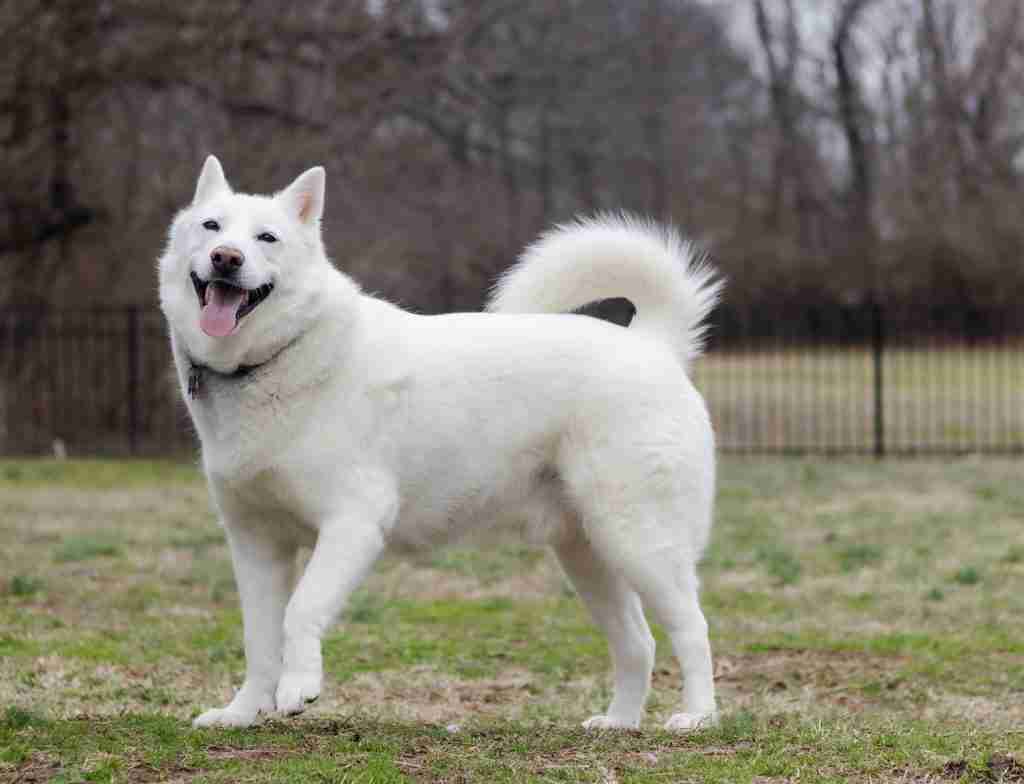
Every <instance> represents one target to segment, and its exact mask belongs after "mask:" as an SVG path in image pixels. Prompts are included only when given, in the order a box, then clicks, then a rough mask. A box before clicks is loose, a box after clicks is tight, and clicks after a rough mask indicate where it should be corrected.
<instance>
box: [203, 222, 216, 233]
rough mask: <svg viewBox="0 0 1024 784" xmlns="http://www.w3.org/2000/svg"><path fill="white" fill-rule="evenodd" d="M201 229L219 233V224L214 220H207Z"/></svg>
mask: <svg viewBox="0 0 1024 784" xmlns="http://www.w3.org/2000/svg"><path fill="white" fill-rule="evenodd" d="M203 228H204V229H209V230H210V231H220V224H219V223H217V221H215V220H208V221H204V222H203Z"/></svg>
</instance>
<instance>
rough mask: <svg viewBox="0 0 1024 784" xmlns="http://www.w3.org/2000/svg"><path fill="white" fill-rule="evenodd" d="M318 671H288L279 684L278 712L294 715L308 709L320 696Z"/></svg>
mask: <svg viewBox="0 0 1024 784" xmlns="http://www.w3.org/2000/svg"><path fill="white" fill-rule="evenodd" d="M321 680H322V678H321V675H320V673H318V672H286V673H285V674H284V675H282V676H281V680H280V682H279V683H278V684H277V712H278V713H281V714H283V715H285V716H294V715H296V714H297V713H302V712H303V711H304V710H306V706H307V705H309V704H310V703H311V702H316V700H317V698H318V697H319V696H320V682H321Z"/></svg>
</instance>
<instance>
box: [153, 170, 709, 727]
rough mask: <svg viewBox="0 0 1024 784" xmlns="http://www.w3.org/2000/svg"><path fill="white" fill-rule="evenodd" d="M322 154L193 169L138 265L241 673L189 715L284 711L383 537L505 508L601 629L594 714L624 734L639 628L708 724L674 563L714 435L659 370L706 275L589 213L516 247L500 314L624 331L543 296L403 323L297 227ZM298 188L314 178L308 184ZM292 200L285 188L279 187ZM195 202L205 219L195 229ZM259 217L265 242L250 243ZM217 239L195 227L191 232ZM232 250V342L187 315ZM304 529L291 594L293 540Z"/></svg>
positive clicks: (621, 225)
mask: <svg viewBox="0 0 1024 784" xmlns="http://www.w3.org/2000/svg"><path fill="white" fill-rule="evenodd" d="M322 181H323V174H322V170H315V169H314V170H310V172H307V173H306V174H304V175H302V177H300V178H299V180H297V181H296V183H295V184H293V186H291V187H290V188H288V189H286V190H285V191H284V192H282V193H281V194H279V195H278V196H276V197H260V196H248V195H242V194H234V193H232V192H231V190H230V188H229V186H228V185H227V182H226V180H224V176H223V172H222V171H221V168H220V165H219V164H217V163H216V159H212V158H211V159H210V161H208V162H207V165H206V166H205V167H204V169H203V174H202V175H201V178H200V182H199V183H198V185H197V189H196V193H197V195H196V199H195V200H194V202H193V204H192V205H190V206H189V207H187V208H186V209H184V210H183V211H182V212H181V213H179V215H178V216H177V217H176V218H175V220H174V224H173V226H172V228H171V232H170V239H169V242H168V246H167V250H166V252H165V253H164V255H163V257H162V258H161V260H160V298H161V304H162V307H163V310H164V313H165V315H166V317H167V320H168V324H169V326H170V333H171V343H172V347H173V351H174V358H175V364H176V366H177V370H178V375H179V379H180V381H181V384H182V388H183V390H184V389H187V383H188V375H189V372H190V368H191V366H192V363H196V364H201V365H204V366H207V367H210V368H214V369H215V370H217V371H220V372H221V373H231V372H232V371H234V370H235V369H236V368H238V367H239V365H258V366H259V367H257V368H256V369H254V370H252V371H250V372H248V373H247V374H246V375H244V376H242V377H234V378H231V377H227V376H221V375H217V374H215V373H210V372H207V373H205V374H204V378H203V382H202V386H201V389H200V391H199V394H198V395H197V397H196V398H194V399H193V398H190V397H189V396H188V395H187V394H186V402H187V404H188V407H189V411H190V413H191V415H192V418H193V421H194V422H195V426H196V429H197V431H198V433H199V436H200V438H201V441H202V455H203V465H204V468H205V470H206V474H207V477H208V479H209V483H210V488H211V495H212V497H213V501H214V503H215V505H216V507H217V510H218V512H219V514H220V517H221V519H222V521H223V524H224V526H225V528H226V530H227V536H228V541H229V544H230V547H231V554H232V559H233V563H234V567H235V576H236V580H237V582H238V588H239V594H240V597H241V602H242V613H243V619H244V626H245V653H246V677H245V681H244V683H243V685H242V687H241V689H240V690H239V691H238V693H237V695H236V696H235V698H234V699H233V700H232V701H231V703H230V704H228V705H227V706H225V707H223V708H220V709H216V710H211V711H207V712H206V713H204V714H202V715H201V716H200V717H199V718H198V719H197V720H196V724H197V725H231V726H244V725H248V724H251V723H253V722H254V721H256V720H257V719H258V717H259V716H260V714H264V713H268V712H270V711H274V710H276V711H278V712H280V713H282V714H292V713H298V712H301V711H302V710H303V709H304V708H305V706H306V704H307V703H308V702H309V701H311V700H313V699H315V698H316V697H317V696H318V695H319V693H320V690H321V688H322V677H323V676H322V665H321V655H320V639H321V637H322V635H323V633H324V631H325V629H326V628H327V627H328V625H329V624H330V623H331V622H332V621H333V620H334V619H335V618H336V617H337V616H338V614H339V613H340V611H341V609H342V608H343V606H344V604H345V601H346V600H347V599H348V597H349V596H350V595H351V593H352V591H353V590H354V589H355V588H356V587H357V586H358V585H359V583H360V581H361V580H362V579H363V578H364V577H365V575H366V574H367V572H368V571H369V570H370V569H371V568H372V566H373V564H374V562H375V561H376V560H377V558H378V557H379V556H380V555H381V553H383V552H384V551H385V550H387V549H390V550H392V551H402V550H413V549H418V548H421V547H426V546H430V545H433V544H435V543H440V542H446V541H449V540H451V539H452V538H454V537H456V536H458V535H459V534H461V533H463V532H464V531H466V530H468V529H470V528H474V527H482V526H496V525H514V526H518V527H520V528H522V529H523V530H524V531H525V532H526V534H527V535H528V536H530V537H531V539H533V540H534V541H539V542H544V543H546V544H549V545H551V546H552V547H553V549H554V551H555V552H556V554H557V555H558V557H559V559H560V561H561V563H562V564H563V566H564V568H565V571H566V574H567V575H568V577H569V578H570V579H571V580H572V582H573V583H574V585H575V586H576V588H577V590H578V591H579V594H580V596H581V598H582V599H583V601H584V602H585V603H586V604H587V606H588V608H589V610H590V612H591V614H592V615H593V617H594V619H595V621H596V622H597V623H598V624H599V625H600V626H601V627H602V628H603V629H604V630H605V632H606V633H607V635H608V638H609V644H610V647H611V652H612V657H613V661H614V667H615V689H614V697H613V699H612V703H611V706H610V707H609V708H608V710H607V711H606V713H605V714H602V715H601V716H595V717H593V718H591V719H589V720H588V721H587V722H586V726H588V727H592V728H609V727H636V726H638V725H639V723H640V719H641V716H642V712H643V708H644V704H645V701H646V698H647V692H648V689H649V685H650V675H651V667H652V664H653V661H654V640H653V638H652V637H651V633H650V631H649V629H648V627H647V622H646V620H645V618H644V612H643V609H644V608H646V609H647V610H649V611H650V612H652V613H653V614H654V617H655V618H656V619H658V620H659V621H660V622H661V623H662V624H663V626H664V627H665V629H666V631H667V633H668V635H669V637H670V639H671V641H672V644H673V647H674V649H675V652H676V654H677V656H678V657H679V659H680V662H681V665H682V670H683V679H684V695H683V705H682V712H681V713H678V714H676V715H674V716H673V717H672V718H671V719H670V720H669V722H668V725H667V726H668V727H669V728H670V729H679V730H686V729H692V728H693V727H696V726H699V725H700V724H701V723H704V722H709V721H713V720H714V716H715V698H714V685H713V682H712V674H711V654H710V648H709V645H708V637H707V624H706V623H705V621H704V617H703V615H702V613H701V610H700V607H699V605H698V602H697V577H696V563H697V561H698V559H699V557H700V554H701V551H702V550H703V548H704V545H705V543H706V541H707V537H708V532H709V530H710V526H711V510H712V498H713V494H714V473H715V466H714V439H713V436H712V432H711V427H710V424H709V420H708V415H707V412H706V410H705V407H704V403H703V401H702V400H701V397H700V395H699V394H698V393H697V391H696V390H695V389H694V387H693V385H692V384H691V383H690V381H689V379H688V378H687V375H686V373H685V370H684V367H683V364H682V362H683V361H685V360H687V359H689V358H691V357H692V356H693V355H694V354H695V353H696V351H697V349H698V346H699V337H700V330H701V325H700V319H701V318H703V316H704V315H705V314H706V313H707V310H708V309H709V308H710V306H711V304H712V302H713V300H714V296H715V293H716V292H717V287H716V285H714V284H712V283H710V272H709V271H708V270H707V268H697V269H694V268H693V267H692V264H691V258H690V254H689V251H688V250H687V248H686V246H685V245H683V244H681V243H679V242H678V241H677V240H676V239H674V235H671V234H667V233H663V232H661V231H660V230H657V229H655V228H654V227H652V226H651V225H648V224H640V223H637V222H635V221H630V220H627V219H619V218H605V219H600V220H596V221H590V222H587V223H583V224H578V225H575V226H569V227H566V228H563V229H561V230H559V231H558V232H557V233H555V234H552V235H548V237H546V238H545V239H543V240H542V241H541V242H540V243H539V244H538V245H536V246H534V247H533V248H532V249H530V250H529V251H528V252H527V254H526V256H525V259H524V261H523V263H522V264H520V265H519V266H518V267H517V268H516V269H515V270H514V271H513V272H512V273H511V274H510V275H509V276H507V277H506V278H505V280H504V282H503V284H502V286H501V287H500V289H499V292H498V296H497V299H496V301H495V303H494V305H493V309H495V310H499V311H505V310H518V311H540V310H569V309H572V308H575V307H577V306H580V305H583V304H585V303H586V302H588V301H590V300H592V299H595V298H599V297H604V296H626V297H629V298H630V299H632V300H633V301H634V303H635V304H636V305H637V307H638V315H637V318H636V328H634V327H630V328H629V329H623V328H621V327H618V326H614V325H611V324H608V323H605V322H603V321H600V320H597V319H594V318H590V317H587V316H577V315H558V314H547V313H541V314H536V313H523V314H519V315H506V314H473V313H461V314H452V315H446V316H419V315H414V314H411V313H408V312H405V311H403V310H400V309H399V308H397V307H394V306H392V305H390V304H388V303H387V302H384V301H382V300H379V299H374V298H372V297H368V296H366V295H364V294H362V293H361V292H360V291H359V289H358V287H357V286H356V285H355V284H354V283H353V282H352V281H351V280H350V279H349V278H348V277H346V276H345V275H343V274H342V273H340V272H338V271H337V270H336V269H335V268H334V267H333V266H332V265H331V264H330V262H329V261H328V259H327V257H326V255H325V254H324V250H323V247H322V244H321V241H320V234H319V225H318V224H319V217H320V212H321V211H322V208H323V189H322ZM318 183H319V184H318ZM296 194H300V195H299V196H297V195H296ZM210 218H216V219H217V220H218V221H220V224H221V231H220V232H217V233H214V232H211V231H209V230H206V229H203V228H202V224H203V222H204V221H205V220H208V219H210ZM268 227H269V228H272V229H273V230H274V232H275V234H276V235H277V236H278V237H279V238H280V241H279V242H277V243H274V244H273V245H270V246H266V245H265V243H264V244H260V243H259V242H257V241H256V240H255V239H254V237H256V236H257V235H258V233H259V232H261V231H264V230H268ZM213 234H216V236H211V235H213ZM224 241H230V242H231V243H232V244H233V245H236V246H238V247H239V248H240V249H241V250H242V251H243V252H244V253H245V256H246V262H245V266H244V268H243V272H244V275H245V276H246V278H245V279H246V280H247V281H248V283H247V284H246V286H249V285H251V286H253V287H255V286H259V285H262V284H263V283H267V282H272V283H273V284H274V286H275V288H274V290H273V292H272V293H271V294H270V296H269V297H268V298H267V299H266V300H265V301H263V302H262V303H261V304H260V305H259V306H258V307H257V308H256V309H255V310H254V311H253V312H252V313H250V314H249V315H248V316H246V317H245V318H244V319H243V320H242V321H241V323H240V324H239V326H238V328H237V329H236V330H235V332H233V333H232V334H230V335H228V336H227V337H223V338H211V337H208V336H207V335H205V334H204V333H203V332H202V331H201V330H200V329H199V326H198V324H199V303H198V300H197V297H196V294H195V291H194V290H193V287H192V284H191V283H190V281H189V273H190V272H191V271H196V272H197V274H200V275H206V274H208V273H209V254H210V251H211V249H212V248H213V247H215V246H217V245H218V244H222V243H223V242H224ZM301 544H311V545H313V546H314V549H313V555H312V557H311V559H310V561H309V563H308V565H307V567H306V569H305V572H304V573H303V574H302V576H301V577H300V579H299V580H298V583H297V585H296V586H295V588H294V590H292V575H291V566H292V564H293V562H294V555H295V551H296V548H297V547H298V546H299V545H301Z"/></svg>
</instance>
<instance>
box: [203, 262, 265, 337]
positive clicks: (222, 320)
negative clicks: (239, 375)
mask: <svg viewBox="0 0 1024 784" xmlns="http://www.w3.org/2000/svg"><path fill="white" fill-rule="evenodd" d="M191 277H192V285H193V286H194V287H195V290H196V296H197V297H199V307H200V308H201V311H200V314H199V326H200V327H201V328H202V330H203V332H205V333H206V334H207V335H209V336H210V337H214V338H222V337H224V336H225V335H230V334H231V333H232V332H234V330H235V327H237V326H238V322H240V321H241V320H242V319H243V318H245V317H246V316H247V315H249V314H250V313H252V311H253V310H255V309H256V306H257V305H259V304H260V303H261V302H263V300H265V299H266V298H267V296H268V295H269V294H270V292H271V291H273V290H274V284H273V283H264V284H263V285H262V286H260V287H259V288H255V289H244V288H242V287H241V286H236V285H235V284H234V283H231V282H230V281H227V280H223V279H220V278H212V279H210V280H202V279H200V277H199V276H198V275H197V274H196V273H195V272H192V273H191Z"/></svg>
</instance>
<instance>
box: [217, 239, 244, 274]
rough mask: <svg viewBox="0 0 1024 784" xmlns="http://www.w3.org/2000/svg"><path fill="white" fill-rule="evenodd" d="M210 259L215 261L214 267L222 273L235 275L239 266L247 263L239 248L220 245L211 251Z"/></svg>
mask: <svg viewBox="0 0 1024 784" xmlns="http://www.w3.org/2000/svg"><path fill="white" fill-rule="evenodd" d="M210 261H212V262H213V268H214V269H215V270H217V272H219V273H220V274H221V275H234V274H235V273H236V272H237V271H238V268H239V267H241V266H242V264H244V263H245V256H243V255H242V251H240V250H238V249H237V248H229V247H228V246H227V245H219V246H218V247H216V248H214V249H213V250H212V251H211V252H210Z"/></svg>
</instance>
